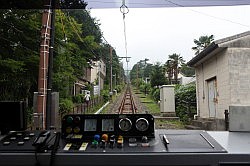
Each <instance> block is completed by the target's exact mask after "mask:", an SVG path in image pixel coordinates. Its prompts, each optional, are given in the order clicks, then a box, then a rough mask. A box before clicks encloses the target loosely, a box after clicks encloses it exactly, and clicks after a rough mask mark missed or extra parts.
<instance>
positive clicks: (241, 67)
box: [228, 48, 250, 105]
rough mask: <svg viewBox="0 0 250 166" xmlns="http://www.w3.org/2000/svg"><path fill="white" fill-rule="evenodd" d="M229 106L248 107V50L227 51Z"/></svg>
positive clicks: (249, 53) (249, 51) (249, 102)
mask: <svg viewBox="0 0 250 166" xmlns="http://www.w3.org/2000/svg"><path fill="white" fill-rule="evenodd" d="M228 56H229V57H230V59H229V66H230V67H229V84H230V96H231V97H230V105H250V48H241V49H240V50H239V49H237V48H230V49H229V54H228Z"/></svg>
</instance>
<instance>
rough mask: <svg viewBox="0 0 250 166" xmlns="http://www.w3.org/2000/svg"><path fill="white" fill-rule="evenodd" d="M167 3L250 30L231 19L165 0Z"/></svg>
mask: <svg viewBox="0 0 250 166" xmlns="http://www.w3.org/2000/svg"><path fill="white" fill-rule="evenodd" d="M165 1H166V2H169V3H171V4H173V5H175V6H177V7H182V8H186V9H187V10H190V11H192V12H195V13H198V14H201V15H204V16H208V17H211V18H214V19H217V20H222V21H227V22H230V23H232V24H237V25H240V26H244V27H247V28H249V27H250V26H249V25H245V24H242V23H239V22H235V21H232V20H229V19H225V18H221V17H217V16H213V15H210V14H207V13H203V12H200V11H197V10H194V9H191V8H187V7H185V6H184V5H181V4H178V3H175V2H172V1H170V0H165Z"/></svg>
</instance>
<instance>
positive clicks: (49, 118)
mask: <svg viewBox="0 0 250 166" xmlns="http://www.w3.org/2000/svg"><path fill="white" fill-rule="evenodd" d="M51 5H52V15H51V35H50V36H51V37H50V47H49V62H48V80H47V84H48V85H47V86H48V87H47V105H46V125H45V129H46V130H49V129H50V128H51V127H55V126H52V116H51V114H52V110H51V109H52V106H51V105H52V74H53V53H54V51H53V50H54V43H55V16H56V10H55V0H52V2H51Z"/></svg>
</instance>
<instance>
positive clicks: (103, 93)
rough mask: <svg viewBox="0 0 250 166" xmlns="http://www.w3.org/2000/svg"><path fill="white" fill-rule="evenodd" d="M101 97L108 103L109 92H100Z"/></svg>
mask: <svg viewBox="0 0 250 166" xmlns="http://www.w3.org/2000/svg"><path fill="white" fill-rule="evenodd" d="M101 95H102V96H103V100H104V102H107V101H109V90H102V91H101Z"/></svg>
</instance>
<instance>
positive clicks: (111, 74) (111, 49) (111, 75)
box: [110, 46, 113, 93]
mask: <svg viewBox="0 0 250 166" xmlns="http://www.w3.org/2000/svg"><path fill="white" fill-rule="evenodd" d="M112 51H113V48H112V47H111V46H110V93H111V92H113V90H112V88H113V87H112V84H113V82H112V77H113V73H112V70H113V68H112V58H113V56H112Z"/></svg>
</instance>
